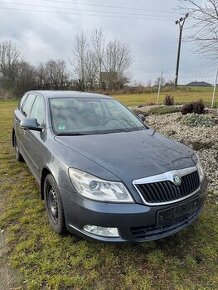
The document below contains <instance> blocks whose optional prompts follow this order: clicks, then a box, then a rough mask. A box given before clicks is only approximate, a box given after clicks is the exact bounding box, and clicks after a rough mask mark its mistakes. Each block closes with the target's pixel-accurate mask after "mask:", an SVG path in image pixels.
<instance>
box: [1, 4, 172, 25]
mask: <svg viewBox="0 0 218 290" xmlns="http://www.w3.org/2000/svg"><path fill="white" fill-rule="evenodd" d="M0 10H15V11H26V12H32V13H36V12H40V13H41V12H42V13H50V14H65V15H76V16H77V15H78V16H79V15H81V16H91V17H96V16H98V17H107V18H119V19H131V20H144V21H145V20H146V19H145V18H133V17H126V16H119V15H103V14H101V15H100V14H99V15H98V14H87V13H78V12H77V13H73V12H67V11H65V12H63V11H51V10H38V9H37V10H33V9H23V8H14V7H1V6H0ZM80 11H83V10H80ZM96 13H97V12H96ZM157 20H159V21H165V22H172V20H169V19H161V18H157V17H153V18H149V21H157Z"/></svg>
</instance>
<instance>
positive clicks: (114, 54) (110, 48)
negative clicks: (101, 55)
mask: <svg viewBox="0 0 218 290" xmlns="http://www.w3.org/2000/svg"><path fill="white" fill-rule="evenodd" d="M105 51H106V56H105V58H106V59H105V68H106V71H107V72H110V73H111V78H112V79H111V82H112V86H113V88H115V87H117V86H118V87H120V86H123V84H125V83H126V82H128V69H129V67H130V65H131V63H132V56H131V51H130V48H129V45H128V44H126V43H124V42H122V41H120V40H117V39H115V40H111V41H109V42H108V43H107V46H106V49H105Z"/></svg>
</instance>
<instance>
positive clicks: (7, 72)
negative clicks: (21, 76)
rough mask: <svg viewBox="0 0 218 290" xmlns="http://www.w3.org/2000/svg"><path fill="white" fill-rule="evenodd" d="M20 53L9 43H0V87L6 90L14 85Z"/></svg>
mask: <svg viewBox="0 0 218 290" xmlns="http://www.w3.org/2000/svg"><path fill="white" fill-rule="evenodd" d="M19 61H20V52H19V50H18V49H17V48H16V45H15V44H13V43H12V42H11V41H4V42H2V43H0V78H1V83H2V86H3V87H5V88H7V87H10V86H12V85H13V84H14V82H15V79H16V75H17V70H18V63H19Z"/></svg>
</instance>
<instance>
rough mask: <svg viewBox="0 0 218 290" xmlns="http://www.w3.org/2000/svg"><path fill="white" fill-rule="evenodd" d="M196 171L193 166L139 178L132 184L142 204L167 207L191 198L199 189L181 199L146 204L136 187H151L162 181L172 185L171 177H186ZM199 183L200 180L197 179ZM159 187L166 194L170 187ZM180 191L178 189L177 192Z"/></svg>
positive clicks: (165, 184)
mask: <svg viewBox="0 0 218 290" xmlns="http://www.w3.org/2000/svg"><path fill="white" fill-rule="evenodd" d="M195 171H197V167H196V166H193V167H189V168H184V169H180V170H172V171H167V172H164V173H161V174H158V175H153V176H149V177H144V178H140V179H136V180H133V182H132V184H133V186H134V187H135V189H136V190H137V192H138V194H139V195H140V197H141V199H142V200H143V202H144V204H146V205H149V206H157V205H167V204H173V203H176V202H178V201H182V200H185V199H187V198H189V197H191V196H192V195H194V194H195V193H197V192H198V190H199V188H200V185H199V187H198V188H197V189H196V190H195V191H193V192H192V193H190V194H188V195H186V196H183V197H181V198H177V199H175V200H170V201H166V202H147V201H146V200H145V198H144V196H143V194H142V193H141V192H140V190H139V189H138V187H137V185H143V184H149V185H150V186H152V183H157V182H162V181H171V182H172V183H173V176H174V175H178V176H180V177H183V176H186V175H188V174H190V173H193V172H195ZM199 182H200V179H199ZM160 186H161V187H162V186H163V190H164V191H165V192H166V193H167V191H168V190H170V187H169V185H168V182H167V183H164V184H161V183H160ZM179 190H180V189H179V188H178V191H179ZM149 194H150V195H152V193H151V192H149Z"/></svg>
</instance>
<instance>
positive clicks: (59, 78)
mask: <svg viewBox="0 0 218 290" xmlns="http://www.w3.org/2000/svg"><path fill="white" fill-rule="evenodd" d="M36 74H37V76H36V82H37V86H38V88H40V89H54V90H60V89H65V88H67V87H68V85H69V74H68V72H67V69H66V63H65V61H64V60H53V59H51V60H49V61H47V62H46V63H45V64H42V63H41V64H39V66H38V68H37V73H36Z"/></svg>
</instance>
